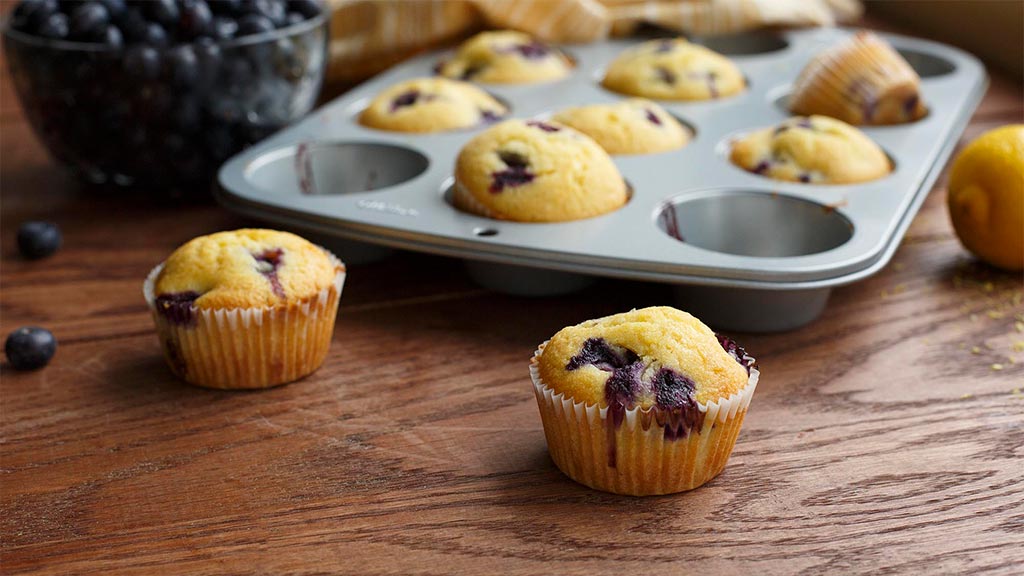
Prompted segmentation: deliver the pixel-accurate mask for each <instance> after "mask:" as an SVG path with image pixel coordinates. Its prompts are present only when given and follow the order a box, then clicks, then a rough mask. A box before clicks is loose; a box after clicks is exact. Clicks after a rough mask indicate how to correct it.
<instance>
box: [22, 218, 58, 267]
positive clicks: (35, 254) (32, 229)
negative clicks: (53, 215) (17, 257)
mask: <svg viewBox="0 0 1024 576" xmlns="http://www.w3.org/2000/svg"><path fill="white" fill-rule="evenodd" d="M62 239H63V237H62V236H61V233H60V228H58V227H57V225H56V224H51V223H50V222H39V221H29V222H25V223H23V224H22V225H21V227H19V228H18V250H19V251H20V252H21V255H22V256H24V257H25V258H28V259H29V260H37V259H39V258H46V257H47V256H49V255H51V254H53V253H54V252H56V251H57V250H58V249H60V245H61V240H62Z"/></svg>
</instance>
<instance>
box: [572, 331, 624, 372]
mask: <svg viewBox="0 0 1024 576" xmlns="http://www.w3.org/2000/svg"><path fill="white" fill-rule="evenodd" d="M639 358H640V357H639V356H637V355H636V353H635V352H633V351H632V350H629V349H628V348H620V349H618V350H616V349H613V348H612V347H611V346H609V345H608V342H607V341H606V340H605V339H604V338H587V340H586V341H585V342H583V347H582V348H580V353H579V354H577V355H575V356H573V357H572V358H570V359H569V362H568V364H566V365H565V369H566V370H569V371H570V372H571V371H573V370H579V369H580V368H582V367H584V366H591V365H592V366H596V367H597V368H600V369H601V370H605V371H611V370H614V369H616V368H623V367H625V366H628V365H629V364H632V363H634V362H636V361H637V360H638V359H639Z"/></svg>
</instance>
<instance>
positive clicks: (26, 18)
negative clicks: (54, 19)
mask: <svg viewBox="0 0 1024 576" xmlns="http://www.w3.org/2000/svg"><path fill="white" fill-rule="evenodd" d="M59 11H60V5H59V4H58V3H57V0H25V1H24V2H22V3H20V4H18V6H17V8H15V9H14V13H13V14H12V15H11V27H12V28H14V29H15V30H21V31H23V32H36V31H37V30H39V28H40V27H41V26H42V25H43V24H44V23H45V22H46V21H47V20H48V19H49V18H50V16H52V15H54V14H56V13H58V12H59Z"/></svg>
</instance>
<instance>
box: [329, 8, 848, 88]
mask: <svg viewBox="0 0 1024 576" xmlns="http://www.w3.org/2000/svg"><path fill="white" fill-rule="evenodd" d="M328 4H329V6H330V8H331V9H332V11H333V14H332V17H331V44H330V64H329V67H328V71H327V79H328V83H329V84H332V85H339V84H340V85H343V84H349V83H353V82H358V81H360V80H362V79H364V78H366V77H368V76H371V75H372V74H375V73H377V72H379V71H381V70H384V69H385V68H387V67H389V66H391V65H393V64H395V63H396V62H398V61H400V60H403V59H405V58H407V57H409V56H411V55H413V54H416V53H417V52H420V51H423V50H427V49H430V48H434V47H437V46H441V45H445V44H449V43H452V42H454V41H456V40H458V39H460V38H462V37H465V36H467V35H469V34H470V33H472V32H475V31H477V30H479V29H482V28H512V29H516V30H522V31H524V32H529V33H530V34H533V35H535V36H537V37H538V38H540V39H542V40H546V41H548V42H556V43H584V42H594V41H596V40H601V39H603V38H607V37H608V36H623V35H628V34H631V33H632V32H633V31H634V30H635V29H636V28H637V27H638V26H640V25H641V24H653V25H656V26H661V27H664V28H667V29H670V30H676V31H678V32H681V33H686V34H694V35H714V34H728V33H733V32H743V31H746V30H753V29H756V28H763V27H806V26H831V25H834V24H836V23H837V22H844V21H848V20H851V19H855V18H857V17H858V16H860V13H861V9H862V8H861V4H860V2H859V0H328Z"/></svg>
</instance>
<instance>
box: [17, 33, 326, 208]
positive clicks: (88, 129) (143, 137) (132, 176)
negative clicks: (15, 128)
mask: <svg viewBox="0 0 1024 576" xmlns="http://www.w3.org/2000/svg"><path fill="white" fill-rule="evenodd" d="M326 23H327V16H326V15H325V14H320V15H319V16H317V17H315V18H312V19H310V20H306V21H305V22H301V23H299V24H296V25H294V26H290V27H288V28H282V29H279V30H274V31H271V32H267V33H264V34H258V35H253V36H247V37H243V38H238V39H235V40H230V41H227V42H221V43H213V42H207V43H198V44H195V43H194V44H189V45H186V46H187V47H185V48H182V46H183V45H178V46H171V47H168V48H158V49H156V52H155V53H154V52H149V53H148V54H146V55H145V56H148V58H147V57H143V55H142V53H141V51H140V49H139V47H133V46H127V47H125V48H107V47H104V46H101V45H97V44H84V43H77V42H66V41H60V40H50V39H46V38H39V37H36V36H31V35H28V34H25V33H23V32H19V31H17V30H12V29H11V28H10V25H9V23H8V24H6V25H5V26H4V29H3V38H4V48H5V50H6V53H7V62H8V66H9V68H10V70H11V75H12V77H13V80H14V86H15V89H16V91H17V93H18V98H19V99H20V101H21V105H22V107H23V108H24V109H25V113H26V115H27V116H28V118H29V121H30V122H31V124H32V127H33V128H34V129H35V131H36V134H38V135H39V137H40V139H41V140H42V141H43V142H44V143H45V144H46V146H47V148H49V150H50V153H51V154H53V156H54V157H56V158H57V159H58V160H60V161H61V162H63V163H65V164H67V165H68V166H70V167H71V168H73V169H74V170H75V171H77V172H78V173H79V174H81V175H82V177H83V178H85V179H86V180H88V181H90V182H93V183H108V182H111V183H115V184H118V185H122V186H131V185H138V186H139V187H140V188H144V189H147V190H150V189H151V190H154V191H159V192H161V193H168V194H170V195H173V196H191V197H208V196H209V193H210V186H211V184H212V183H213V182H214V181H215V177H216V173H217V169H218V168H219V167H220V165H221V164H223V163H224V161H225V160H227V159H228V158H229V157H230V156H232V155H234V154H235V153H237V152H238V151H240V150H242V149H243V148H245V147H247V146H249V145H251V144H253V143H255V142H257V141H259V140H262V139H263V138H265V137H267V136H268V135H270V134H272V133H274V132H276V131H277V130H279V129H281V128H283V127H284V126H286V125H288V124H290V123H292V122H294V121H295V120H297V119H299V118H301V117H302V116H304V115H305V114H307V113H308V112H309V111H310V110H311V109H312V107H313V105H314V103H315V102H316V98H317V95H318V93H319V91H320V85H321V83H322V81H323V76H324V68H325V65H326V54H327V38H328V34H327V25H326ZM190 51H191V53H192V54H191V55H190V54H189V52H190ZM154 56H155V57H154Z"/></svg>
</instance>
